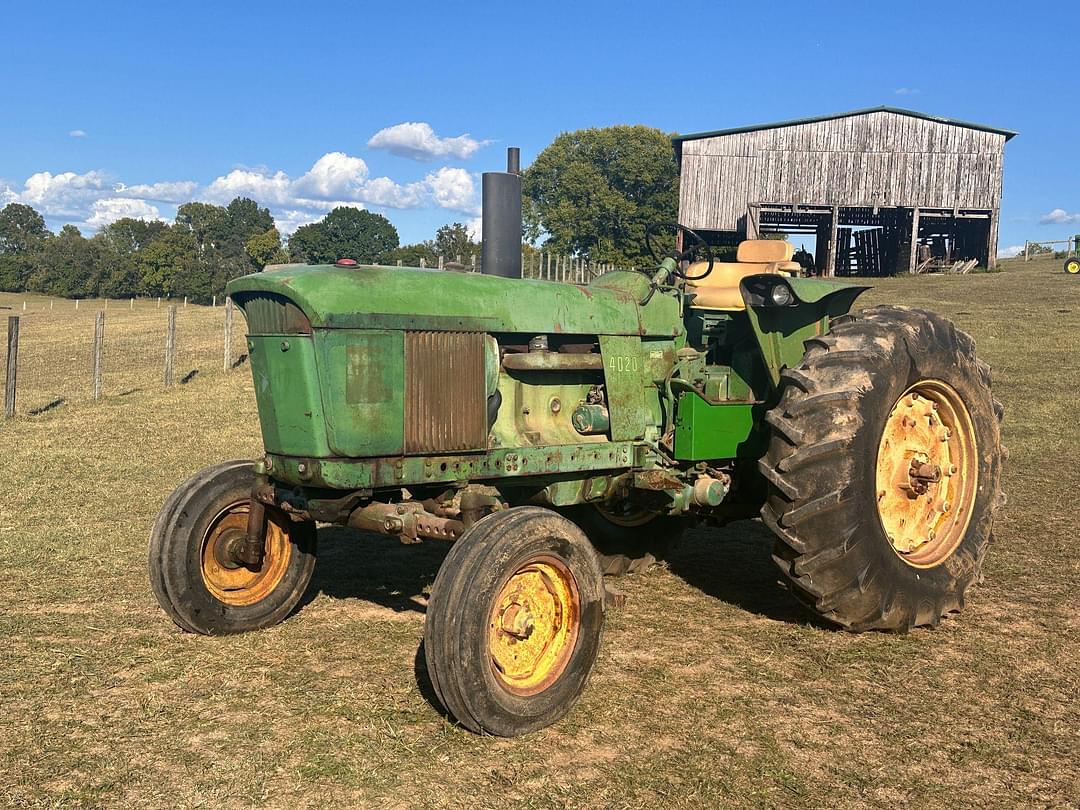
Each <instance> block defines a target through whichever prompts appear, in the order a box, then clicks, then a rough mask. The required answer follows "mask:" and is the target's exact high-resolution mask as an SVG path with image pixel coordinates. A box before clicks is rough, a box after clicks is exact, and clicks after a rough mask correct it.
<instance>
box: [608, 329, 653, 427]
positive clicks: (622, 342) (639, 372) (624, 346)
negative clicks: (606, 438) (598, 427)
mask: <svg viewBox="0 0 1080 810" xmlns="http://www.w3.org/2000/svg"><path fill="white" fill-rule="evenodd" d="M600 354H601V356H602V357H603V359H604V385H605V388H606V389H607V406H608V416H609V419H610V420H611V439H612V441H616V442H618V441H627V440H632V439H640V438H642V437H643V436H644V435H645V384H646V380H645V361H644V358H643V357H642V351H641V338H638V337H623V336H619V335H601V336H600Z"/></svg>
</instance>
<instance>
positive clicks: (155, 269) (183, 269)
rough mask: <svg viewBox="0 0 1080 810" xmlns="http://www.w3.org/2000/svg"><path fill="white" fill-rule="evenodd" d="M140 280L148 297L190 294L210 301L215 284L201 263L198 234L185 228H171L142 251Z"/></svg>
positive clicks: (137, 259) (139, 254) (167, 228)
mask: <svg viewBox="0 0 1080 810" xmlns="http://www.w3.org/2000/svg"><path fill="white" fill-rule="evenodd" d="M136 265H137V267H138V270H139V277H140V281H141V284H142V287H143V289H144V290H145V291H146V293H147V294H148V295H187V296H189V297H191V298H193V299H195V300H197V301H201V300H204V299H206V300H209V297H210V294H211V293H210V290H211V286H212V285H211V282H210V276H209V275H208V274H207V273H206V272H205V270H204V268H203V267H202V266H201V264H200V262H199V255H198V244H197V242H196V239H195V234H194V233H193V232H192V231H191V230H190V229H189V228H188V227H185V226H184V225H170V226H168V227H166V228H165V230H164V231H163V232H162V233H161V235H160V236H159V237H157V238H156V239H155V240H154V241H152V242H151V243H150V244H149V245H147V246H146V247H145V248H143V249H142V250H141V251H139V253H138V256H137V258H136Z"/></svg>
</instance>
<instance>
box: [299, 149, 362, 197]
mask: <svg viewBox="0 0 1080 810" xmlns="http://www.w3.org/2000/svg"><path fill="white" fill-rule="evenodd" d="M367 176H368V167H367V164H366V163H364V161H363V160H362V159H361V158H358V157H352V156H351V155H346V154H345V153H344V152H327V153H326V154H325V155H323V156H322V157H321V158H319V159H318V160H316V161H315V165H313V166H312V167H311V168H310V169H308V171H307V173H306V174H304V175H303V176H302V177H300V178H299V179H298V180H297V181H296V182H295V183H294V184H293V193H294V194H296V195H298V196H307V197H314V198H317V199H322V200H329V199H332V198H334V197H352V196H354V195H356V194H357V193H358V192H359V191H360V189H361V187H362V185H363V183H364V180H366V179H367Z"/></svg>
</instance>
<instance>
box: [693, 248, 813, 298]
mask: <svg viewBox="0 0 1080 810" xmlns="http://www.w3.org/2000/svg"><path fill="white" fill-rule="evenodd" d="M794 255H795V246H794V245H792V244H791V243H789V242H781V241H779V240H777V239H748V240H746V241H745V242H741V243H739V250H738V252H737V253H736V254H735V259H736V260H735V261H733V262H713V269H712V272H711V273H709V275H707V276H706V277H705V278H703V279H701V280H700V281H688V282H687V283H686V292H687V293H688V294H690V293H692V294H693V295H694V298H693V300H692V301H691V302H690V306H692V307H694V308H695V309H720V310H742V309H746V304H745V303H744V302H743V297H742V292H741V291H740V290H739V284H740V283H742V280H743V279H744V278H746V277H747V276H756V275H758V274H759V273H778V274H779V275H783V276H790V275H792V274H793V273H798V272H799V269H800V267H799V263H798V262H794V261H792V260H791V257H792V256H794ZM708 266H709V264H708V262H694V263H693V264H691V265H690V267H688V268H687V270H686V272H687V275H690V276H696V275H700V274H701V273H704V272H705V268H706V267H708Z"/></svg>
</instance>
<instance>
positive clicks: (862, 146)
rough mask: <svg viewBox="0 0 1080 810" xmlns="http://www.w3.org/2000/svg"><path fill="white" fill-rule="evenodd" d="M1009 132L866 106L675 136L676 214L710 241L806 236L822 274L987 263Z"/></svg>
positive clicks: (992, 255) (993, 252)
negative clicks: (678, 184)
mask: <svg viewBox="0 0 1080 810" xmlns="http://www.w3.org/2000/svg"><path fill="white" fill-rule="evenodd" d="M1015 134H1016V133H1015V132H1010V131H1009V130H1005V129H998V128H996V127H988V126H983V125H982V124H971V123H967V122H964V121H954V120H951V119H948V118H938V117H936V116H931V115H924V114H922V113H917V112H912V111H910V110H900V109H896V108H892V107H876V108H873V109H867V110H855V111H853V112H848V113H841V114H839V115H827V116H821V117H819V118H803V119H800V120H795V121H781V122H779V123H776V124H764V125H761V126H753V127H739V128H737V129H724V130H718V131H715V132H700V133H697V134H692V135H680V136H679V137H677V138H674V139H673V141H672V142H673V145H674V147H675V156H676V159H677V160H678V162H679V170H680V181H681V182H680V187H679V222H681V223H683V224H684V225H687V226H688V227H690V228H693V229H694V230H696V231H699V232H701V233H702V234H703V235H705V236H706V238H707V239H708V240H709V241H710V242H712V243H714V244H717V245H724V244H733V243H735V242H738V241H740V240H742V239H754V238H757V237H759V236H760V235H762V234H766V233H785V234H789V235H790V238H791V240H792V241H795V242H797V241H798V235H799V234H807V235H812V236H813V237H814V242H815V248H816V249H815V255H814V261H815V266H816V269H817V272H819V273H821V274H823V275H869V276H874V275H893V274H895V273H914V272H922V271H925V270H927V269H938V268H950V267H954V266H957V265H958V263H966V265H962V266H970V265H971V262H972V260H974V261H975V262H977V263H978V264H979V265H982V266H984V267H993V266H994V263H995V261H996V258H997V241H998V217H999V210H1000V204H1001V177H1002V166H1003V162H1004V155H1005V142H1006V141H1008V140H1009V139H1010V138H1012V137H1013V136H1014V135H1015Z"/></svg>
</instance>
